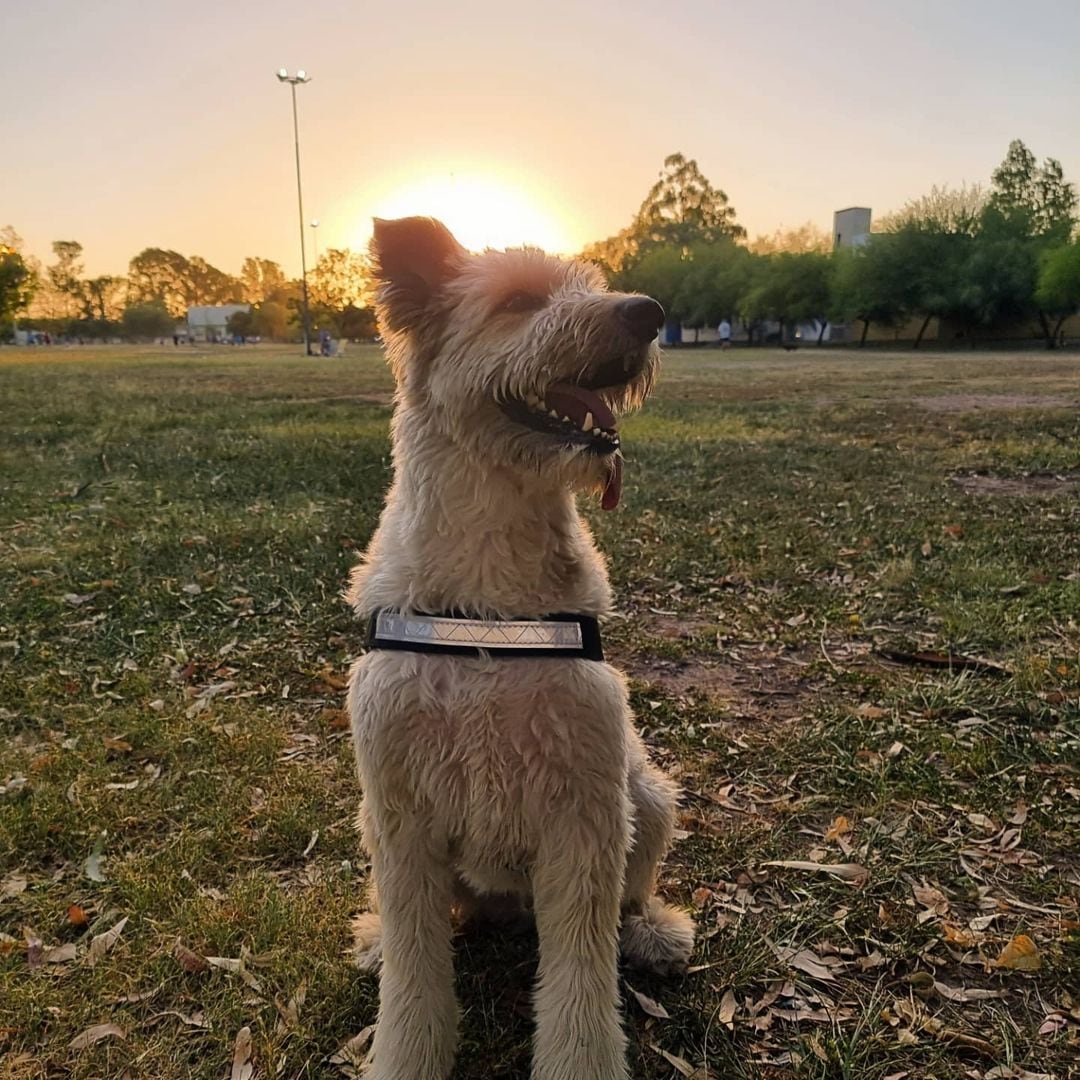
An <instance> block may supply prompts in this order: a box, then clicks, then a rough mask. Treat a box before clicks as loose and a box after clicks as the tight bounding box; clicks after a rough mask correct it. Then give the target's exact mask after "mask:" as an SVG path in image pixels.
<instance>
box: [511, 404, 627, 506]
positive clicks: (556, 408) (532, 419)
mask: <svg viewBox="0 0 1080 1080" xmlns="http://www.w3.org/2000/svg"><path fill="white" fill-rule="evenodd" d="M502 407H503V411H504V412H505V413H506V414H507V416H509V417H510V419H511V420H514V421H515V422H516V423H519V424H522V425H523V426H525V427H528V428H532V430H533V431H538V432H540V433H541V434H543V435H550V436H551V437H552V438H555V439H558V440H559V441H560V442H562V443H564V444H565V445H567V446H575V447H582V448H583V449H585V450H586V451H587V452H589V453H592V454H597V455H600V456H610V459H611V460H610V462H609V470H608V481H607V484H606V485H605V487H604V495H603V499H602V505H603V507H604V509H605V510H613V509H614V508H615V507H616V506H618V504H619V496H620V494H621V492H622V458H621V457H620V456H619V455H618V454H617V453H616V451H617V450H618V449H619V445H620V444H619V432H618V430H617V421H616V419H615V414H614V413H613V412H612V411H611V407H610V406H609V405H608V404H607V402H605V401H604V399H603V398H602V397H601V396H600V395H599V393H597V391H595V390H590V389H589V388H588V387H585V386H579V385H577V384H576V383H555V384H553V385H552V386H550V387H548V389H547V391H546V393H545V394H544V396H543V397H542V398H541V397H539V396H537V395H530V396H529V397H527V398H524V399H514V400H511V401H507V402H504V403H503V406H502Z"/></svg>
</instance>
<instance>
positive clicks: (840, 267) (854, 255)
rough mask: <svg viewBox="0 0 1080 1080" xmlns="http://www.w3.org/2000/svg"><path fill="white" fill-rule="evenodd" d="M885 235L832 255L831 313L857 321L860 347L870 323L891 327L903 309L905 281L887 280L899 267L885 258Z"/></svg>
mask: <svg viewBox="0 0 1080 1080" xmlns="http://www.w3.org/2000/svg"><path fill="white" fill-rule="evenodd" d="M890 243H892V239H891V237H889V236H888V235H878V236H873V237H871V239H870V242H869V243H868V244H866V245H865V246H863V247H859V248H839V249H838V250H837V251H835V252H834V253H833V256H832V275H833V277H832V290H831V291H832V311H833V314H834V315H835V316H836V317H837V318H839V319H841V320H844V321H847V320H849V319H856V320H858V321H859V322H861V323H862V324H863V325H862V334H861V336H860V338H859V345H860V347H861V346H863V345H865V344H866V335H867V334H868V333H869V331H870V324H871V323H878V324H880V325H883V326H895V325H896V324H897V323H898V322H899V321H900V320H901V319H902V318H903V317H904V315H905V314H906V312H905V310H904V300H905V290H906V289H907V287H908V285H909V282H908V281H907V280H906V279H899V280H898V279H895V278H893V277H891V274H894V273H895V272H896V271H898V270H900V266H899V264H898V262H897V260H895V259H890V258H888V252H887V247H888V245H889V244H890Z"/></svg>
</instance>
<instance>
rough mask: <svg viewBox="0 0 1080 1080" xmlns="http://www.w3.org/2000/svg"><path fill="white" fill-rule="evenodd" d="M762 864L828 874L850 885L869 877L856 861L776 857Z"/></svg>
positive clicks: (860, 883)
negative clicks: (826, 861) (841, 861)
mask: <svg viewBox="0 0 1080 1080" xmlns="http://www.w3.org/2000/svg"><path fill="white" fill-rule="evenodd" d="M761 865H762V866H779V867H782V868H783V869H785V870H807V871H810V872H811V873H818V874H830V875H831V876H832V877H837V878H839V879H840V880H841V881H848V882H850V883H851V884H852V885H863V884H865V883H866V880H867V878H869V877H870V871H869V870H867V869H866V867H865V866H860V865H859V864H858V863H821V862H812V861H810V860H808V859H777V860H774V861H772V862H764V863H762V864H761Z"/></svg>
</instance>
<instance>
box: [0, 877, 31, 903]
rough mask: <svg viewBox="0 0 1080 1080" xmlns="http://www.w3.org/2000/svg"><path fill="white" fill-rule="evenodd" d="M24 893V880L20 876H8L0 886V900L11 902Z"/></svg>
mask: <svg viewBox="0 0 1080 1080" xmlns="http://www.w3.org/2000/svg"><path fill="white" fill-rule="evenodd" d="M24 892H26V878H24V877H23V876H22V874H8V876H7V877H6V878H4V880H3V883H2V884H0V900H11V899H13V898H14V897H16V896H19V895H20V894H21V893H24Z"/></svg>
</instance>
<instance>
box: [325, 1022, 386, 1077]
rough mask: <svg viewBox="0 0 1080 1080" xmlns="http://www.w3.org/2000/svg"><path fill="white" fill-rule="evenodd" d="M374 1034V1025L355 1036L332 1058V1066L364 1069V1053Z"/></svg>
mask: <svg viewBox="0 0 1080 1080" xmlns="http://www.w3.org/2000/svg"><path fill="white" fill-rule="evenodd" d="M374 1034H375V1025H374V1024H371V1025H370V1026H369V1027H366V1028H364V1030H363V1031H361V1032H360V1033H359V1034H357V1035H354V1036H353V1037H352V1038H351V1039H350V1040H349V1041H348V1042H347V1043H346V1044H345V1045H344V1046H343V1047H342V1048H341V1049H340V1050H339V1051H338V1052H337V1053H336V1054H334V1055H332V1056H331V1057H330V1059H329V1061H330V1064H331V1065H337V1066H339V1067H346V1068H348V1067H352V1068H357V1069H359V1068H362V1067H363V1065H364V1052H365V1051H366V1050H367V1046H368V1043H370V1042H371V1037H372V1035H374ZM343 1071H344V1070H343Z"/></svg>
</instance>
